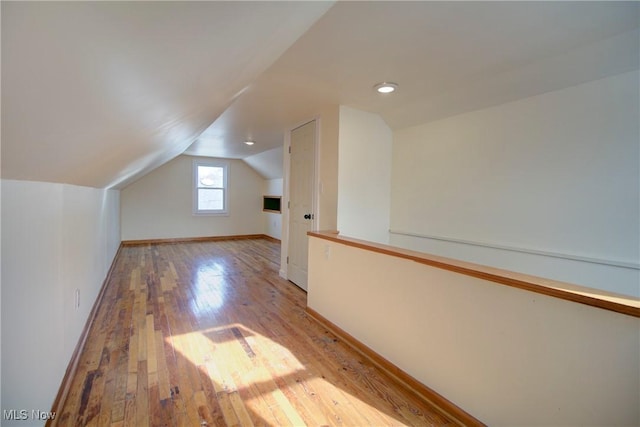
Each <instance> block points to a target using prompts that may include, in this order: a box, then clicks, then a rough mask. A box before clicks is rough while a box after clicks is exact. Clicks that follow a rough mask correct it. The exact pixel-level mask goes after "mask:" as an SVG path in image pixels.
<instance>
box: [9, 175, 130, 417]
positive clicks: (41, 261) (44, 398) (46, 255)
mask: <svg viewBox="0 0 640 427" xmlns="http://www.w3.org/2000/svg"><path fill="white" fill-rule="evenodd" d="M119 220H120V217H119V191H116V190H101V189H95V188H88V187H78V186H73V185H65V184H52V183H43V182H29V181H11V180H2V267H3V268H2V344H3V345H2V373H3V376H2V395H3V400H2V410H3V411H4V410H11V409H16V410H27V411H28V416H29V417H31V415H32V412H31V411H32V410H40V411H50V410H51V405H52V404H53V400H54V399H55V396H56V394H57V392H58V389H59V387H60V383H61V381H62V378H63V375H64V373H65V370H66V368H67V365H68V363H69V361H70V359H71V355H72V353H73V351H74V349H75V347H76V345H77V343H78V339H79V338H80V334H81V332H82V329H83V328H84V326H85V324H86V321H87V318H88V316H89V313H90V311H91V308H92V306H93V304H94V302H95V300H96V297H97V295H98V293H99V291H100V287H101V285H102V283H103V282H104V279H105V277H106V274H107V272H108V270H109V267H110V266H111V263H112V261H113V258H114V256H115V254H116V251H117V249H118V246H119V243H120V229H119ZM76 291H77V292H78V296H79V306H76ZM3 413H4V412H3ZM14 422H15V425H24V424H25V421H9V420H6V419H5V420H3V422H2V425H13V423H14ZM30 422H31V423H32V424H29V425H34V424H35V425H38V424H44V422H36V421H34V420H32V419H30Z"/></svg>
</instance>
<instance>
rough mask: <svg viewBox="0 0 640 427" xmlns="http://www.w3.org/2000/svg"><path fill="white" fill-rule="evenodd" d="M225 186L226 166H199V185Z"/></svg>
mask: <svg viewBox="0 0 640 427" xmlns="http://www.w3.org/2000/svg"><path fill="white" fill-rule="evenodd" d="M223 186H224V168H221V167H215V166H198V187H217V188H222V187H223Z"/></svg>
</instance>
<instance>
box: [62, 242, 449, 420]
mask: <svg viewBox="0 0 640 427" xmlns="http://www.w3.org/2000/svg"><path fill="white" fill-rule="evenodd" d="M279 260H280V247H279V244H278V243H275V242H272V241H269V240H266V239H254V240H236V241H220V242H207V243H183V244H158V245H146V246H132V247H124V248H122V250H121V252H120V255H119V257H118V259H117V260H116V261H115V262H116V264H115V267H114V272H113V274H112V277H111V280H110V282H109V283H108V284H107V288H106V291H105V296H104V299H103V302H102V304H101V306H100V307H99V310H98V312H97V317H96V320H95V322H94V324H93V326H92V328H91V330H90V333H89V338H88V340H87V345H86V347H85V349H84V351H83V353H82V355H81V357H80V362H79V368H78V371H77V374H76V376H75V377H74V378H73V383H72V386H71V389H70V391H69V395H68V397H67V399H66V401H65V404H64V407H63V411H62V413H61V414H59V417H58V418H57V420H56V421H55V422H54V425H59V426H76V425H81V426H84V425H99V426H109V425H111V426H201V425H207V426H214V425H220V426H224V425H229V426H232V425H241V426H251V425H270V426H271V425H310V426H321V425H322V426H324V425H346V426H364V425H376V426H377V425H419V426H426V425H436V426H440V425H453V424H454V423H453V422H452V421H450V420H449V419H447V418H446V417H445V416H444V415H442V414H440V413H439V412H438V411H437V410H436V409H435V408H433V407H431V406H430V405H428V404H427V403H425V402H423V401H421V400H420V399H418V398H417V397H416V396H414V395H412V394H411V393H409V392H407V391H404V390H402V389H401V388H399V387H397V386H396V385H395V383H393V382H392V381H391V380H390V379H389V378H388V377H387V376H386V375H385V374H384V373H382V372H381V371H379V370H378V369H377V368H375V367H373V366H371V365H370V364H368V363H367V362H366V361H364V360H363V359H362V358H361V357H360V356H359V355H358V354H357V353H356V352H354V351H353V350H351V349H350V348H349V347H347V346H346V345H345V344H343V343H342V342H340V340H338V339H337V338H336V337H335V336H334V335H332V334H331V333H330V332H328V331H326V330H325V329H324V328H323V327H321V326H320V325H319V324H317V323H316V322H315V321H313V320H312V319H311V318H309V317H308V316H307V315H306V314H305V306H306V293H305V292H304V291H302V290H301V289H299V288H298V287H296V286H295V285H293V284H292V283H290V282H288V281H285V280H283V279H282V278H280V277H279V276H278V268H279Z"/></svg>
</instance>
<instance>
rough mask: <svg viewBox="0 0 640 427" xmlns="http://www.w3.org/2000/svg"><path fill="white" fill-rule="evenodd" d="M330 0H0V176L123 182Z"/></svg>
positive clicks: (173, 148) (170, 152)
mask: <svg viewBox="0 0 640 427" xmlns="http://www.w3.org/2000/svg"><path fill="white" fill-rule="evenodd" d="M331 5H332V2H4V1H3V2H2V5H1V13H2V178H8V179H22V180H33V181H46V182H60V183H70V184H77V185H84V186H92V187H114V186H115V187H122V186H123V185H125V184H126V183H127V182H131V181H132V180H134V179H136V178H137V177H139V176H141V175H142V174H144V173H147V172H148V171H150V170H152V169H153V168H155V167H157V166H158V165H161V164H163V163H164V162H166V161H168V160H170V159H171V158H173V157H175V156H176V155H178V154H180V153H182V152H183V151H184V150H185V149H186V148H187V147H189V145H190V144H191V143H192V142H193V141H194V139H195V138H196V137H197V136H198V135H199V134H200V133H201V132H202V131H203V130H204V129H205V128H207V126H209V125H210V124H211V123H212V122H213V121H215V119H216V118H217V117H218V116H219V115H220V114H221V113H222V112H223V111H224V110H225V109H226V107H228V105H229V104H230V103H231V102H232V101H233V99H234V98H235V97H236V96H238V94H240V93H241V92H242V91H243V90H245V89H246V88H247V86H248V85H249V84H251V82H252V81H254V80H255V79H256V78H257V76H259V75H260V74H261V73H262V72H263V71H264V70H265V69H267V68H268V67H269V66H270V65H271V64H272V63H273V62H274V61H275V60H276V59H277V58H278V57H279V56H280V55H281V54H282V53H283V52H284V51H285V50H286V49H287V48H288V47H290V46H291V45H292V44H293V43H294V42H295V40H297V39H298V37H299V36H300V35H302V34H303V33H304V32H305V31H306V30H307V29H308V28H309V27H310V26H311V25H312V24H313V23H314V22H315V21H316V20H317V19H318V18H319V17H321V16H322V15H323V14H324V13H325V12H326V11H327V10H328V9H329V8H330V7H331Z"/></svg>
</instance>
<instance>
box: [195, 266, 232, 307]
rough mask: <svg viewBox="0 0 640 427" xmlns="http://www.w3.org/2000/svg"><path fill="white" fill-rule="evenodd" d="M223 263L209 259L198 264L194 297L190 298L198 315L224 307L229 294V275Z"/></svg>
mask: <svg viewBox="0 0 640 427" xmlns="http://www.w3.org/2000/svg"><path fill="white" fill-rule="evenodd" d="M225 273H226V270H225V266H224V264H223V263H220V262H216V261H215V260H214V261H208V262H207V263H202V264H200V265H198V267H197V268H196V271H195V276H194V277H193V285H192V290H193V294H194V295H193V298H190V299H189V305H190V308H191V312H192V313H193V314H194V315H195V316H198V317H201V316H204V315H207V314H211V313H212V312H215V311H217V310H218V309H220V308H222V306H223V305H224V302H225V298H226V297H227V295H228V288H229V277H227V276H226V275H225Z"/></svg>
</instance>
